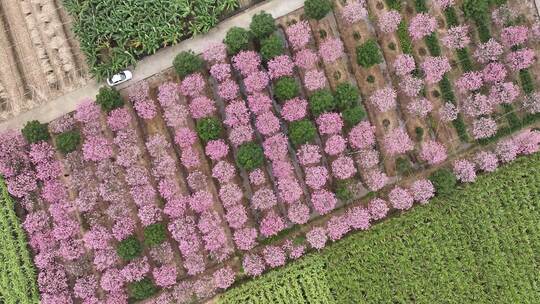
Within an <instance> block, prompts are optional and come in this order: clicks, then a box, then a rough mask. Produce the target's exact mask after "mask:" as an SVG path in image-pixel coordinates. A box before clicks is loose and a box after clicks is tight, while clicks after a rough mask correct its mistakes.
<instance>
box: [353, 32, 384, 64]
mask: <svg viewBox="0 0 540 304" xmlns="http://www.w3.org/2000/svg"><path fill="white" fill-rule="evenodd" d="M382 61H383V58H382V55H381V52H380V50H379V45H378V44H377V41H375V39H369V40H368V41H366V42H364V43H363V44H362V45H359V46H358V47H356V62H357V63H358V65H360V66H362V67H364V68H369V67H372V66H374V65H376V64H379V63H381V62H382Z"/></svg>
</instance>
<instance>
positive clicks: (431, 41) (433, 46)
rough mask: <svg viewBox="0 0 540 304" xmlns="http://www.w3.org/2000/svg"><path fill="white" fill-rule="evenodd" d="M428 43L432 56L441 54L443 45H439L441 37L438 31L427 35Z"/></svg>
mask: <svg viewBox="0 0 540 304" xmlns="http://www.w3.org/2000/svg"><path fill="white" fill-rule="evenodd" d="M425 40H426V45H427V48H428V51H429V53H430V54H431V56H435V57H436V56H441V46H440V45H439V39H438V38H437V34H436V33H432V34H431V35H429V36H427V37H426V39H425Z"/></svg>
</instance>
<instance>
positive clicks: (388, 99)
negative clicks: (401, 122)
mask: <svg viewBox="0 0 540 304" xmlns="http://www.w3.org/2000/svg"><path fill="white" fill-rule="evenodd" d="M396 98H397V94H396V91H395V90H394V89H393V88H391V87H387V88H384V89H379V90H377V91H375V93H373V95H371V97H370V98H369V100H370V102H371V103H372V104H374V105H375V107H377V109H378V110H379V111H380V112H387V111H390V110H393V109H395V108H396V105H397V100H396Z"/></svg>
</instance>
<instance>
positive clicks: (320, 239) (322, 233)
mask: <svg viewBox="0 0 540 304" xmlns="http://www.w3.org/2000/svg"><path fill="white" fill-rule="evenodd" d="M306 239H307V242H308V243H309V245H310V246H311V247H313V248H315V249H317V250H321V249H323V248H324V247H325V246H326V242H327V241H328V236H327V234H326V229H324V228H322V227H315V228H313V229H311V230H310V231H309V232H308V233H306Z"/></svg>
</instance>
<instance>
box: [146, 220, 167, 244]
mask: <svg viewBox="0 0 540 304" xmlns="http://www.w3.org/2000/svg"><path fill="white" fill-rule="evenodd" d="M143 233H144V244H145V245H147V246H155V245H159V244H161V243H163V242H164V241H165V239H167V229H166V228H165V225H164V224H163V223H155V224H152V225H149V226H146V227H144V231H143Z"/></svg>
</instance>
